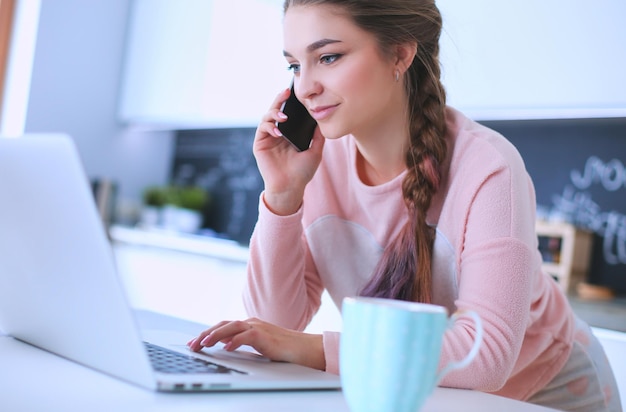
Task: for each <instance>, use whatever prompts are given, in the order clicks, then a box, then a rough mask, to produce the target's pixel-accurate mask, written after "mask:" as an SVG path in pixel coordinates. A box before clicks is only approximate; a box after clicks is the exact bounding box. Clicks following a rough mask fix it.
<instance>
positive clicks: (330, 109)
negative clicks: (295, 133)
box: [310, 105, 338, 122]
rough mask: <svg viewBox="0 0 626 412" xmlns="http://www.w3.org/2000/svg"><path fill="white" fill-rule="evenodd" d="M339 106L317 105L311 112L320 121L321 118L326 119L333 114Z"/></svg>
mask: <svg viewBox="0 0 626 412" xmlns="http://www.w3.org/2000/svg"><path fill="white" fill-rule="evenodd" d="M337 107H338V105H332V106H317V107H314V108H312V109H311V110H310V113H311V116H313V118H314V119H315V120H317V121H318V122H319V121H320V120H324V119H326V118H327V117H329V116H330V115H331V114H333V113H334V112H335V110H336V109H337Z"/></svg>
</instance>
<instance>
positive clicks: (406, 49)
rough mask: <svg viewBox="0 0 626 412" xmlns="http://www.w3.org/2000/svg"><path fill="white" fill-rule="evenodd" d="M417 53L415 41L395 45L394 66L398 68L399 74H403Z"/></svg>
mask: <svg viewBox="0 0 626 412" xmlns="http://www.w3.org/2000/svg"><path fill="white" fill-rule="evenodd" d="M416 54H417V43H403V44H399V45H397V46H396V53H395V56H396V61H395V68H396V70H399V71H400V73H401V74H404V72H406V71H407V70H408V69H409V67H410V66H411V64H412V63H413V59H415V55H416Z"/></svg>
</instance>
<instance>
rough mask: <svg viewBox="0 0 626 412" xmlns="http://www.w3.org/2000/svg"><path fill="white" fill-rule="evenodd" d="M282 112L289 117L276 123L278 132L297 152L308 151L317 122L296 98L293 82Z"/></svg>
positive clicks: (281, 109)
mask: <svg viewBox="0 0 626 412" xmlns="http://www.w3.org/2000/svg"><path fill="white" fill-rule="evenodd" d="M280 111H281V112H283V113H285V114H286V115H287V120H286V121H284V122H276V127H277V128H278V130H280V132H281V133H282V135H283V136H284V137H285V138H286V139H287V140H288V141H289V143H291V144H292V145H293V147H295V148H296V150H297V151H299V152H302V151H304V150H307V149H308V148H309V146H310V145H311V140H312V139H313V133H314V132H315V127H316V126H317V122H316V121H315V119H313V118H312V117H311V115H310V114H309V111H308V110H307V109H306V107H304V105H303V104H302V103H300V101H299V100H298V98H297V97H296V93H295V91H294V88H293V82H292V83H291V93H290V94H289V98H288V99H287V100H285V102H284V103H283V105H282V107H281V108H280Z"/></svg>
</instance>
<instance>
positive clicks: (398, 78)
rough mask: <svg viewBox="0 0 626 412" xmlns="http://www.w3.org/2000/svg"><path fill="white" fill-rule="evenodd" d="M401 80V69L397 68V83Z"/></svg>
mask: <svg viewBox="0 0 626 412" xmlns="http://www.w3.org/2000/svg"><path fill="white" fill-rule="evenodd" d="M399 81H400V70H397V69H396V83H397V82H399Z"/></svg>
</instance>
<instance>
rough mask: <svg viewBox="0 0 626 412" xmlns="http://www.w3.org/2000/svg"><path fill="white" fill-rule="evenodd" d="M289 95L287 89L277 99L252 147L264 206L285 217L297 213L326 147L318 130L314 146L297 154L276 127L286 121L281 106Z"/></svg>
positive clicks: (313, 141) (312, 143) (257, 131)
mask: <svg viewBox="0 0 626 412" xmlns="http://www.w3.org/2000/svg"><path fill="white" fill-rule="evenodd" d="M290 92H291V91H290V89H286V90H284V91H282V92H281V93H279V94H278V96H276V99H274V102H273V103H272V106H271V108H270V110H269V111H268V112H267V113H266V114H265V116H263V120H262V121H261V123H260V124H259V126H258V128H257V130H256V134H255V138H254V146H253V151H254V156H255V158H256V161H257V165H258V167H259V171H260V173H261V176H262V177H263V181H264V183H265V191H264V201H265V204H266V205H267V207H268V208H269V209H270V210H271V211H272V212H274V213H276V214H278V215H282V216H287V215H290V214H293V213H295V212H296V211H297V210H298V208H299V207H300V205H301V204H302V197H303V196H304V188H305V186H306V185H307V183H309V182H310V181H311V179H312V178H313V175H314V174H315V171H316V170H317V167H318V166H319V164H320V161H321V160H322V148H323V147H324V137H323V136H322V134H321V132H320V130H319V128H316V129H315V133H314V135H313V140H312V142H311V147H310V148H309V149H308V150H305V151H303V152H298V151H297V150H295V149H294V148H293V147H292V146H291V144H290V143H289V142H288V141H287V140H286V139H285V138H284V137H283V136H282V135H281V133H280V131H279V130H278V128H277V127H276V122H284V121H286V120H287V118H286V117H285V115H284V114H283V113H282V112H281V111H280V107H281V106H282V104H283V102H284V101H285V100H287V97H289V93H290Z"/></svg>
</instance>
